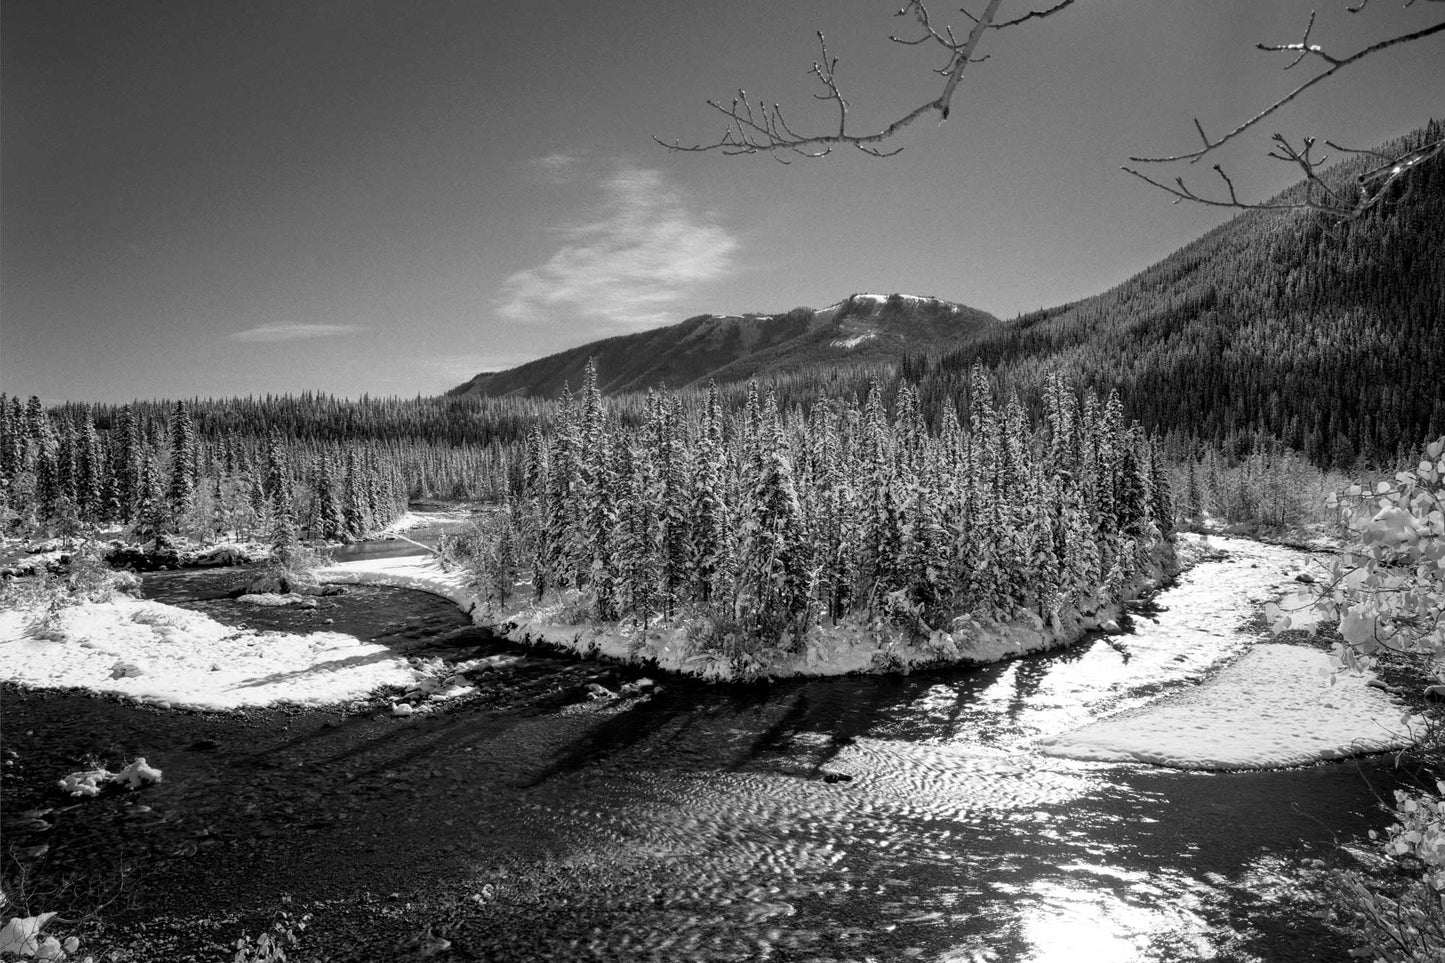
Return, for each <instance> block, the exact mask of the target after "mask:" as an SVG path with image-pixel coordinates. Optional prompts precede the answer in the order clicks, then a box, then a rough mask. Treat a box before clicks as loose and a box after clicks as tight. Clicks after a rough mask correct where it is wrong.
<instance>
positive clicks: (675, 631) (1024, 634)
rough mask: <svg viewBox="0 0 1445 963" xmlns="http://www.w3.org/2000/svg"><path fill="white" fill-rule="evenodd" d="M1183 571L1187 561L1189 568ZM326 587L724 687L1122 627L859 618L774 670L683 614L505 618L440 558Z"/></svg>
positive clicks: (328, 575) (1108, 608)
mask: <svg viewBox="0 0 1445 963" xmlns="http://www.w3.org/2000/svg"><path fill="white" fill-rule="evenodd" d="M1199 544H1200V543H1199V542H1198V540H1194V541H1190V542H1187V543H1186V546H1185V549H1184V552H1183V555H1184V557H1185V558H1186V559H1192V558H1195V557H1197V556H1198V555H1199V554H1201V552H1200V549H1199ZM1186 564H1187V562H1186ZM1173 574H1174V571H1172V570H1166V569H1165V568H1164V566H1163V565H1158V566H1156V567H1155V568H1154V570H1153V571H1152V572H1151V573H1150V574H1149V575H1148V576H1147V577H1141V578H1139V579H1137V580H1136V582H1135V584H1134V585H1133V586H1132V588H1131V591H1129V592H1128V593H1127V594H1128V597H1129V598H1137V597H1139V596H1141V595H1144V594H1146V593H1148V592H1149V591H1152V590H1153V589H1155V588H1157V587H1158V586H1159V585H1160V584H1162V583H1163V582H1164V581H1166V580H1167V579H1168V578H1169V577H1171V576H1172V575H1173ZM319 575H320V577H321V578H322V579H323V580H324V581H328V582H338V583H351V584H356V583H364V584H373V585H393V586H399V587H402V588H411V589H417V590H420V591H424V592H431V593H432V594H434V595H439V596H442V597H443V598H448V599H451V600H452V601H453V602H455V603H456V604H457V605H458V606H460V607H461V608H462V609H463V610H465V611H467V612H470V613H471V614H472V619H473V621H474V622H476V623H477V624H478V625H482V626H486V627H488V628H491V629H493V630H494V631H496V632H497V633H498V634H500V635H504V636H506V637H507V638H509V639H511V640H513V641H516V642H523V643H527V644H534V645H536V644H539V645H546V646H551V647H554V648H559V649H563V650H566V651H571V652H576V653H579V654H582V655H597V656H602V657H603V658H607V659H613V660H616V661H619V662H625V663H636V664H643V665H647V666H650V667H655V668H657V669H660V670H662V671H665V672H676V673H679V674H682V675H690V676H696V677H698V678H702V679H707V680H710V681H728V680H732V679H736V678H739V677H745V676H747V675H756V676H764V677H770V678H787V677H793V676H837V675H848V674H850V673H859V672H897V671H908V670H909V669H913V668H922V667H927V666H939V665H982V664H987V663H992V662H999V661H1003V660H1005V659H1010V658H1017V657H1019V656H1022V655H1027V654H1030V653H1033V652H1042V651H1047V650H1049V649H1056V648H1061V647H1064V646H1067V645H1069V644H1071V643H1073V642H1075V641H1077V640H1078V639H1079V638H1081V637H1082V636H1083V635H1085V634H1086V633H1087V632H1089V631H1091V630H1093V629H1097V628H1100V627H1107V626H1112V625H1114V624H1115V623H1117V620H1118V619H1119V617H1120V615H1121V614H1122V611H1123V606H1122V605H1120V604H1108V605H1103V606H1100V607H1099V608H1097V609H1095V610H1094V611H1092V612H1088V613H1082V612H1078V611H1066V612H1064V613H1061V614H1060V615H1059V616H1058V617H1056V618H1054V619H1052V620H1047V621H1046V620H1044V619H1042V618H1039V617H1037V616H1033V615H1030V616H1027V617H1024V618H1021V619H1018V620H1015V621H1012V622H1007V623H999V622H984V621H979V620H970V619H960V620H958V621H957V622H956V623H955V625H954V626H953V628H952V630H951V631H949V632H943V631H938V632H934V633H933V635H932V636H931V637H930V638H928V639H925V640H922V641H917V640H914V639H911V638H909V637H908V634H907V633H906V632H905V631H903V630H902V629H899V628H896V627H893V626H882V627H877V626H873V625H869V624H868V623H867V622H866V621H865V620H864V619H862V618H851V619H846V620H843V621H841V622H839V623H837V624H836V625H829V626H826V627H817V628H815V629H814V630H813V632H814V633H815V634H813V635H810V637H809V640H808V642H809V644H808V646H807V651H806V653H805V654H802V655H785V654H782V653H779V654H776V655H774V656H773V660H772V661H771V662H768V663H754V664H751V665H739V663H738V662H737V661H736V660H733V661H729V660H727V659H724V658H723V657H721V656H720V655H719V654H718V653H717V652H716V651H715V649H710V648H705V647H703V646H701V645H699V644H698V643H697V641H696V640H697V638H698V637H700V636H703V635H704V634H706V633H708V632H709V631H710V630H711V628H712V627H711V626H710V624H709V623H708V621H707V619H706V618H704V617H701V616H690V615H688V614H682V615H679V616H675V617H673V618H672V619H670V620H667V621H662V620H659V621H657V622H654V623H653V624H651V625H650V626H646V627H644V626H642V625H639V624H637V623H635V622H619V623H607V624H598V623H596V622H579V621H576V619H575V617H574V616H573V614H572V613H574V612H575V611H577V610H578V609H579V608H581V607H582V606H581V605H579V599H578V597H577V596H576V593H566V594H563V595H561V596H553V597H549V598H548V599H546V600H544V601H543V602H541V603H534V602H530V601H518V602H516V603H514V604H513V605H511V606H509V607H507V608H504V609H494V608H489V607H487V606H486V605H485V604H484V603H482V602H480V601H479V600H478V599H477V597H476V595H475V593H474V591H473V589H472V587H471V586H470V585H469V581H468V579H467V578H466V576H465V574H464V573H462V572H459V571H455V570H453V571H448V570H446V569H444V568H443V567H442V565H441V563H440V561H439V560H438V559H437V558H436V557H435V556H406V557H399V558H383V559H359V560H356V561H351V562H344V563H339V564H336V565H332V566H329V567H327V568H325V569H322V570H321V571H320V573H319Z"/></svg>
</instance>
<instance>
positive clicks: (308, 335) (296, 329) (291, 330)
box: [230, 324, 361, 344]
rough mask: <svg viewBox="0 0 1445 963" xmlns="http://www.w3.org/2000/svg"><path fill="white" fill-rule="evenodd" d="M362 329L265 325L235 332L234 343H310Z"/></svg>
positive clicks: (348, 326) (327, 325)
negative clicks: (316, 339) (317, 339)
mask: <svg viewBox="0 0 1445 963" xmlns="http://www.w3.org/2000/svg"><path fill="white" fill-rule="evenodd" d="M360 330H361V328H360V327H358V326H357V325H354V324H263V325H259V326H257V327H254V328H247V329H246V330H245V331H235V332H233V333H232V334H231V335H230V338H231V340H232V341H245V342H247V343H250V344H274V343H276V342H278V341H309V340H312V339H315V338H335V337H338V336H340V335H343V334H353V333H355V332H357V331H360Z"/></svg>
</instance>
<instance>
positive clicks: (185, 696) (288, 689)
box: [0, 596, 418, 709]
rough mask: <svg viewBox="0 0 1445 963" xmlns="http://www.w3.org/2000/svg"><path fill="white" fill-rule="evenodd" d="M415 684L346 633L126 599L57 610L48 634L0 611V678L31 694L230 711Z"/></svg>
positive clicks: (400, 666)
mask: <svg viewBox="0 0 1445 963" xmlns="http://www.w3.org/2000/svg"><path fill="white" fill-rule="evenodd" d="M417 678H418V676H417V673H416V671H415V670H414V669H413V668H412V667H411V666H410V665H409V664H408V663H407V660H406V659H405V658H403V657H400V656H397V655H395V654H393V653H392V651H391V650H390V649H388V648H387V647H386V646H384V645H374V644H370V643H365V642H361V641H360V640H358V639H356V638H354V637H353V636H350V635H343V634H341V633H338V632H313V633H310V634H307V635H294V634H290V633H284V632H257V631H254V630H251V629H236V628H232V627H231V626H228V625H223V624H221V623H220V622H217V621H216V620H214V619H212V618H211V617H210V616H208V615H205V614H203V613H201V612H193V611H191V610H189V609H183V608H178V607H177V606H174V605H166V604H164V603H161V602H153V601H146V600H140V599H133V598H130V597H128V596H117V597H116V598H115V600H114V601H110V602H88V603H84V604H81V605H75V606H72V607H69V608H67V609H64V610H63V611H62V612H61V614H60V617H59V619H58V622H57V624H56V625H55V626H54V628H52V629H50V630H48V631H44V630H41V629H40V628H39V627H38V626H37V623H36V618H35V613H32V612H25V611H10V612H4V613H0V679H4V680H6V681H10V682H18V683H21V684H23V685H28V686H33V687H36V688H61V687H69V686H79V687H82V688H86V689H90V690H92V691H96V692H115V693H119V694H122V695H127V696H130V697H132V698H135V699H137V700H140V701H143V702H153V703H161V704H166V705H172V706H187V707H192V708H198V709H236V708H240V707H243V706H261V705H270V704H272V703H278V702H287V703H298V704H303V705H320V704H325V703H332V702H344V701H347V700H350V699H356V698H360V697H362V696H365V695H366V694H368V693H370V692H371V691H373V690H374V689H376V688H378V687H380V686H390V685H395V686H411V685H414V684H415V682H416V681H417Z"/></svg>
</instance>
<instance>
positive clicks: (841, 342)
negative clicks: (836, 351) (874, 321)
mask: <svg viewBox="0 0 1445 963" xmlns="http://www.w3.org/2000/svg"><path fill="white" fill-rule="evenodd" d="M876 337H878V332H877V331H864V332H863V333H862V334H855V335H853V337H851V338H839V339H837V340H836V341H831V342H829V345H830V346H831V347H834V348H856V347H858V345H860V344H862V343H863V342H865V341H872V340H873V339H874V338H876Z"/></svg>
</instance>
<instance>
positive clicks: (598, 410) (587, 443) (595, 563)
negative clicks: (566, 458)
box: [578, 359, 619, 622]
mask: <svg viewBox="0 0 1445 963" xmlns="http://www.w3.org/2000/svg"><path fill="white" fill-rule="evenodd" d="M581 425H582V446H581V451H580V452H579V456H580V457H579V459H578V460H579V463H580V467H581V479H580V480H581V491H582V504H583V510H582V513H581V516H582V517H581V535H582V537H583V538H584V539H585V540H586V555H585V556H584V557H585V558H586V559H587V572H586V576H585V577H586V583H587V587H588V588H589V589H590V591H591V593H592V606H593V614H594V615H595V616H596V617H597V618H598V619H600V620H601V621H604V622H612V621H616V619H617V617H618V614H619V609H618V598H617V590H618V572H617V570H618V558H617V556H616V554H615V553H616V544H615V540H614V537H613V535H614V529H615V527H616V523H617V496H618V493H617V486H616V476H615V475H614V473H613V470H612V459H611V441H612V435H611V433H610V432H609V425H608V424H607V414H606V406H605V405H604V403H603V401H602V390H601V388H600V387H599V386H598V384H597V366H596V363H595V362H594V361H593V360H590V359H589V360H588V362H587V369H586V373H585V374H584V376H583V385H582V411H581Z"/></svg>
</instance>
